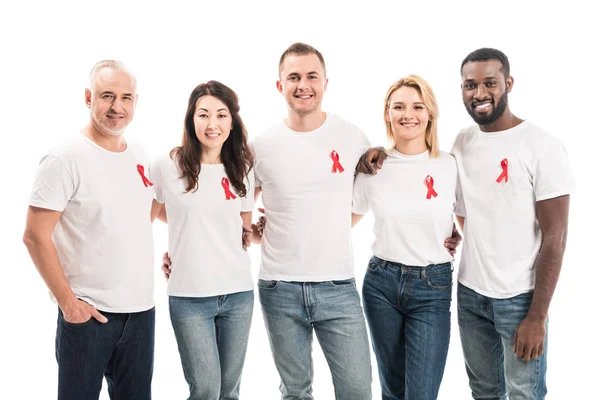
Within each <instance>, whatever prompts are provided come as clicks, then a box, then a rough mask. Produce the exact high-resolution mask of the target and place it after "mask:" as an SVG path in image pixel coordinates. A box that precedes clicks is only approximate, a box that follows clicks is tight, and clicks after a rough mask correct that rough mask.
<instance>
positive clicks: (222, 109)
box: [197, 107, 228, 112]
mask: <svg viewBox="0 0 600 400" xmlns="http://www.w3.org/2000/svg"><path fill="white" fill-rule="evenodd" d="M200 110H202V111H206V112H208V110H207V109H206V108H202V107H200V108H199V109H198V110H197V111H200ZM220 111H225V112H228V110H227V109H226V108H219V109H218V110H217V112H220Z"/></svg>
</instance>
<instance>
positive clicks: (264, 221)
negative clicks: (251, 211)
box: [256, 208, 267, 236]
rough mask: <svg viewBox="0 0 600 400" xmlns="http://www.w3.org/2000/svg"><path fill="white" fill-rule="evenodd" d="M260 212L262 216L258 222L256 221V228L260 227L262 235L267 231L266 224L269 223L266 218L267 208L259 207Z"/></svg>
mask: <svg viewBox="0 0 600 400" xmlns="http://www.w3.org/2000/svg"><path fill="white" fill-rule="evenodd" d="M258 212H260V213H262V215H261V216H260V217H258V222H257V223H256V228H257V229H258V233H259V234H260V236H262V235H263V233H264V232H265V226H266V224H267V218H265V209H264V208H259V209H258Z"/></svg>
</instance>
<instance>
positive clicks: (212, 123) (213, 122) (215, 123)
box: [208, 115, 219, 129]
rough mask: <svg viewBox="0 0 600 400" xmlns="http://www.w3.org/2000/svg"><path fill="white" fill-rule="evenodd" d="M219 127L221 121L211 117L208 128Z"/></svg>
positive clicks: (214, 116)
mask: <svg viewBox="0 0 600 400" xmlns="http://www.w3.org/2000/svg"><path fill="white" fill-rule="evenodd" d="M218 125H219V119H218V117H217V116H216V115H213V116H212V117H210V119H209V120H208V127H209V128H211V129H217V126H218Z"/></svg>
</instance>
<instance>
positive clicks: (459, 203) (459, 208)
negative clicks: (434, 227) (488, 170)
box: [454, 172, 467, 218]
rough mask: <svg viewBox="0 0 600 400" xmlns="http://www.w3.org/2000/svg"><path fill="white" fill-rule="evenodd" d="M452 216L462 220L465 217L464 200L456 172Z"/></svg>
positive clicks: (458, 175)
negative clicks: (454, 215)
mask: <svg viewBox="0 0 600 400" xmlns="http://www.w3.org/2000/svg"><path fill="white" fill-rule="evenodd" d="M454 214H456V215H458V216H459V217H463V218H464V217H466V215H467V212H466V210H465V199H464V197H463V192H462V186H461V184H460V174H458V172H457V173H456V203H455V204H454Z"/></svg>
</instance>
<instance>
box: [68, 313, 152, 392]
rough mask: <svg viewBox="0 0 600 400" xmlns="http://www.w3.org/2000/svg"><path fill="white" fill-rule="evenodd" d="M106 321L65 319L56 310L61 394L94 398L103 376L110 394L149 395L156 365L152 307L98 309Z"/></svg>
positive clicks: (98, 390) (99, 388)
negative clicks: (128, 310) (122, 310)
mask: <svg viewBox="0 0 600 400" xmlns="http://www.w3.org/2000/svg"><path fill="white" fill-rule="evenodd" d="M102 314H103V315H104V316H106V318H108V322H107V323H105V324H103V323H100V322H98V321H97V320H95V319H94V318H92V319H90V320H89V321H87V322H84V323H82V324H72V323H69V322H67V321H65V319H64V317H63V314H62V311H61V310H60V309H59V310H58V322H57V328H56V360H57V361H58V399H59V400H92V399H93V400H97V399H98V397H99V395H100V390H101V389H102V378H103V376H104V377H106V382H107V383H108V393H109V395H110V398H111V399H113V400H121V399H126V400H149V399H150V398H151V395H150V386H151V382H152V370H153V366H154V315H155V313H154V308H152V309H150V310H148V311H143V312H138V313H124V314H122V313H109V312H102Z"/></svg>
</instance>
